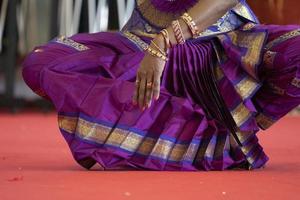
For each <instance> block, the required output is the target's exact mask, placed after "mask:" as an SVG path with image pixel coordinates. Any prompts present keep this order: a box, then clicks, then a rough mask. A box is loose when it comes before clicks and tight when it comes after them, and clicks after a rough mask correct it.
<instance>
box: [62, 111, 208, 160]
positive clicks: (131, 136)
mask: <svg viewBox="0 0 300 200" xmlns="http://www.w3.org/2000/svg"><path fill="white" fill-rule="evenodd" d="M58 124H59V127H60V128H61V129H62V130H64V131H65V132H67V133H69V134H76V135H78V136H79V137H81V138H83V139H86V140H90V141H94V142H97V143H98V144H108V145H112V146H115V147H118V148H121V149H124V150H127V151H130V152H132V153H134V152H137V153H139V154H142V155H151V156H156V157H159V158H161V159H165V160H166V159H167V160H169V161H176V162H179V161H188V162H192V161H193V160H194V158H195V156H196V153H197V150H198V146H199V144H196V143H190V144H176V143H174V142H171V141H169V140H165V139H161V138H159V139H158V140H155V139H154V138H150V137H145V136H142V135H139V134H136V133H134V132H131V131H130V130H124V129H120V128H112V127H108V126H105V125H102V124H98V123H93V122H89V121H86V120H84V119H82V118H76V117H68V116H62V115H60V116H59V117H58ZM207 151H209V150H207ZM209 152H210V151H209ZM207 156H211V157H213V156H214V155H213V152H212V154H209V155H207Z"/></svg>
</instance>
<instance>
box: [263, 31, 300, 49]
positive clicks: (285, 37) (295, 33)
mask: <svg viewBox="0 0 300 200" xmlns="http://www.w3.org/2000/svg"><path fill="white" fill-rule="evenodd" d="M299 35H300V29H297V30H293V31H290V32H288V33H285V34H283V35H281V36H279V37H278V38H276V39H274V40H273V41H271V42H269V43H268V44H267V45H266V46H265V49H267V50H269V49H271V48H272V47H274V46H276V45H278V44H280V43H282V42H284V41H286V40H288V39H291V38H294V37H297V36H299Z"/></svg>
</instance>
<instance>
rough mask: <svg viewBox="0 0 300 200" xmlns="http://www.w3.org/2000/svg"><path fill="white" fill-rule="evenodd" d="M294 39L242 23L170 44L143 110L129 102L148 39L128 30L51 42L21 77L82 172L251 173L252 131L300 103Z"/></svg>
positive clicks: (284, 30) (294, 31)
mask: <svg viewBox="0 0 300 200" xmlns="http://www.w3.org/2000/svg"><path fill="white" fill-rule="evenodd" d="M299 33H300V31H299V27H297V26H264V25H258V24H255V23H246V24H244V25H243V26H241V27H240V28H237V29H235V30H233V31H230V32H227V33H224V34H219V35H217V36H214V37H209V38H199V39H195V40H189V41H187V42H186V43H185V44H180V45H175V46H173V47H172V48H171V49H170V52H169V61H168V62H167V63H166V66H165V68H164V71H163V74H162V77H161V94H160V98H159V99H158V100H157V101H154V102H152V105H151V107H150V108H148V109H146V110H144V111H141V110H140V109H139V108H138V107H137V106H134V105H132V103H131V100H132V96H133V92H134V89H135V79H136V73H137V70H138V68H139V64H140V62H141V61H142V59H143V57H144V55H145V51H144V50H143V47H144V46H145V45H147V44H148V43H149V41H150V40H151V38H147V37H137V36H136V35H134V34H131V33H130V32H122V31H121V32H100V33H95V34H77V35H74V36H72V37H57V38H54V39H53V40H52V41H50V42H49V43H47V44H44V45H41V46H38V47H36V48H35V49H34V50H33V51H32V52H31V53H30V54H29V55H28V57H27V58H26V60H25V61H24V64H23V66H24V67H23V77H24V80H25V81H26V83H27V84H28V86H29V87H30V88H31V89H32V90H33V91H35V92H36V93H37V94H39V95H40V96H42V97H44V98H46V99H48V100H50V101H51V102H53V104H54V105H55V108H56V110H57V112H58V125H59V129H60V131H61V133H62V135H63V137H64V138H65V140H66V142H67V143H68V145H69V147H70V150H71V152H72V154H73V157H74V159H75V160H76V161H77V162H78V163H79V164H80V165H81V166H83V167H85V168H87V169H89V168H91V167H92V166H94V165H95V164H96V163H97V164H98V165H100V166H101V167H102V169H103V170H176V171H199V170H227V169H236V168H242V169H257V168H260V167H262V166H264V165H265V164H266V162H267V161H268V159H269V158H268V156H267V155H266V154H265V152H264V150H263V148H262V147H261V145H260V144H259V141H258V138H257V133H258V131H259V130H261V129H267V128H268V127H270V126H271V125H272V124H273V123H275V122H276V121H277V120H279V119H280V118H281V117H283V116H284V115H285V114H287V113H288V112H289V111H290V110H291V109H293V108H294V107H296V106H297V105H299V103H300V91H299V90H300V89H299V88H300V87H299V82H300V81H299V78H300V68H299V53H298V52H300V51H299V50H300V37H298V36H299V35H300V34H299ZM283 105H284V106H283ZM41 137H42V136H41Z"/></svg>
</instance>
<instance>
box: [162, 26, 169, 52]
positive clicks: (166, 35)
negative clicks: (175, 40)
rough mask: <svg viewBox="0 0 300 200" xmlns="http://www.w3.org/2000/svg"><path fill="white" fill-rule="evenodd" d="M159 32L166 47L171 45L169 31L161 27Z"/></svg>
mask: <svg viewBox="0 0 300 200" xmlns="http://www.w3.org/2000/svg"><path fill="white" fill-rule="evenodd" d="M160 33H161V34H162V35H163V37H164V40H165V43H166V49H168V48H170V47H171V42H170V36H169V32H168V30H167V29H162V30H161V31H160Z"/></svg>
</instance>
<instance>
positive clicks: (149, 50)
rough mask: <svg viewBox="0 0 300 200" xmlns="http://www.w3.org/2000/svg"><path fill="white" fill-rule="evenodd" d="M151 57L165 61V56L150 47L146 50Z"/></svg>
mask: <svg viewBox="0 0 300 200" xmlns="http://www.w3.org/2000/svg"><path fill="white" fill-rule="evenodd" d="M146 50H147V51H148V52H149V53H150V54H151V55H153V56H156V57H158V58H161V59H163V60H164V61H167V60H168V58H167V56H165V55H163V54H162V53H160V52H158V51H156V50H155V49H152V48H151V47H150V46H148V48H147V49H146Z"/></svg>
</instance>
